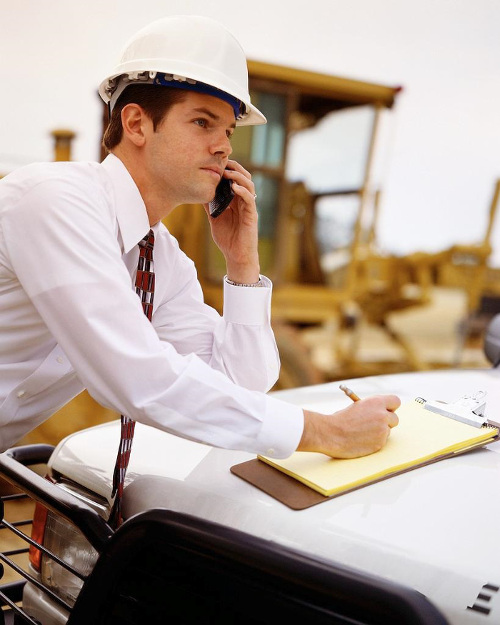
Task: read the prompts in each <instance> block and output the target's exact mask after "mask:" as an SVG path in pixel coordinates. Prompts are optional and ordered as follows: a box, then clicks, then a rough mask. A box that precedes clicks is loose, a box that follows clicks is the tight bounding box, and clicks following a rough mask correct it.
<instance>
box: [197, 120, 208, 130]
mask: <svg viewBox="0 0 500 625" xmlns="http://www.w3.org/2000/svg"><path fill="white" fill-rule="evenodd" d="M194 123H195V124H198V126H201V127H202V128H206V126H207V120H206V119H195V121H194Z"/></svg>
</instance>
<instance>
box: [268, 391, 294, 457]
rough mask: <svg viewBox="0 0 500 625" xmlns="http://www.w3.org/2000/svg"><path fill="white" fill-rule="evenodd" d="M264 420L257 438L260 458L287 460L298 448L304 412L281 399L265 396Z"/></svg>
mask: <svg viewBox="0 0 500 625" xmlns="http://www.w3.org/2000/svg"><path fill="white" fill-rule="evenodd" d="M266 399H267V404H266V406H267V409H266V418H265V419H264V421H263V424H262V429H261V431H260V433H259V436H258V438H257V448H258V449H259V450H261V451H259V454H260V455H262V456H269V457H270V458H288V456H290V455H291V454H293V452H294V451H296V449H297V447H298V446H299V443H300V439H301V438H302V433H303V431H304V411H303V410H302V408H301V407H300V406H294V405H293V404H289V403H288V402H285V401H283V400H281V399H275V398H274V397H270V396H269V395H268V396H267V398H266Z"/></svg>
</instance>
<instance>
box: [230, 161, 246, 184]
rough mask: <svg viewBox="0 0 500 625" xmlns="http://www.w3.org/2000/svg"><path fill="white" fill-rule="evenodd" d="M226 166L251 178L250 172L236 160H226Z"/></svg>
mask: <svg viewBox="0 0 500 625" xmlns="http://www.w3.org/2000/svg"><path fill="white" fill-rule="evenodd" d="M226 168H227V169H228V171H235V172H239V173H240V174H243V175H244V176H245V178H249V179H251V178H252V174H251V173H250V172H249V171H248V170H247V169H245V168H244V167H243V165H241V164H240V163H238V161H231V160H228V162H227V165H226Z"/></svg>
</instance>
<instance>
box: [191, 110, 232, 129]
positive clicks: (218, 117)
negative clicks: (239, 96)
mask: <svg viewBox="0 0 500 625" xmlns="http://www.w3.org/2000/svg"><path fill="white" fill-rule="evenodd" d="M193 110H194V112H195V113H204V114H205V115H207V116H208V117H210V119H213V120H214V121H216V122H218V121H220V116H219V115H216V114H215V113H212V111H211V110H210V109H207V108H205V107H204V106H201V107H199V108H195V109H193ZM229 127H230V128H236V120H235V121H234V122H233V123H232V124H230V126H229Z"/></svg>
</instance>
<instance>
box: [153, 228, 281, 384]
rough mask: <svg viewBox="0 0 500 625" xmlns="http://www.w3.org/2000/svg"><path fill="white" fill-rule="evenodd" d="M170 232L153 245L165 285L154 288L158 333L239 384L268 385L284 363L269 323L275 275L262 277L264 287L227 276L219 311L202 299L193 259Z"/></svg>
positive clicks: (181, 351) (182, 350) (276, 376)
mask: <svg viewBox="0 0 500 625" xmlns="http://www.w3.org/2000/svg"><path fill="white" fill-rule="evenodd" d="M167 237H168V238H167V239H166V241H164V240H162V239H161V238H160V239H157V243H156V244H155V248H156V246H158V245H159V247H158V249H156V250H155V259H158V260H155V268H157V285H160V284H161V285H162V287H160V292H158V293H155V308H154V315H153V325H154V327H155V329H156V331H157V333H158V336H159V337H160V339H161V340H163V341H165V342H167V343H170V344H171V345H173V346H174V347H175V349H176V351H177V352H178V353H179V354H183V355H188V354H191V353H195V354H197V355H198V356H199V357H200V358H201V359H202V360H203V361H204V362H206V363H207V364H209V365H210V367H212V368H213V369H216V370H218V371H221V372H223V373H224V374H225V375H227V377H228V378H229V379H231V380H232V381H233V382H235V383H236V384H238V385H240V386H243V387H245V388H247V389H251V390H257V391H262V392H266V391H268V390H269V389H270V388H271V387H272V385H273V384H274V383H275V382H276V380H277V379H278V376H279V367H280V361H279V354H278V349H277V347H276V342H275V339H274V333H273V331H272V329H271V294H272V283H271V281H270V280H269V279H267V278H265V277H262V284H263V287H261V288H252V287H240V286H231V285H230V284H228V283H227V282H226V281H224V314H223V316H222V317H221V316H220V315H219V314H218V313H217V312H216V311H215V310H214V309H213V308H212V307H209V306H207V305H206V304H204V302H203V293H202V290H201V287H200V284H199V282H198V280H197V277H196V271H195V268H194V265H193V263H192V261H191V260H190V259H189V258H187V257H186V256H185V254H183V253H182V252H181V251H180V250H179V249H178V246H177V242H176V241H175V239H171V238H170V236H169V235H168V234H167ZM162 256H163V257H162ZM155 271H156V269H155ZM158 272H159V275H158ZM163 272H166V273H167V274H168V275H162V273H163ZM242 354H244V358H242V357H241V355H242Z"/></svg>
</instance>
